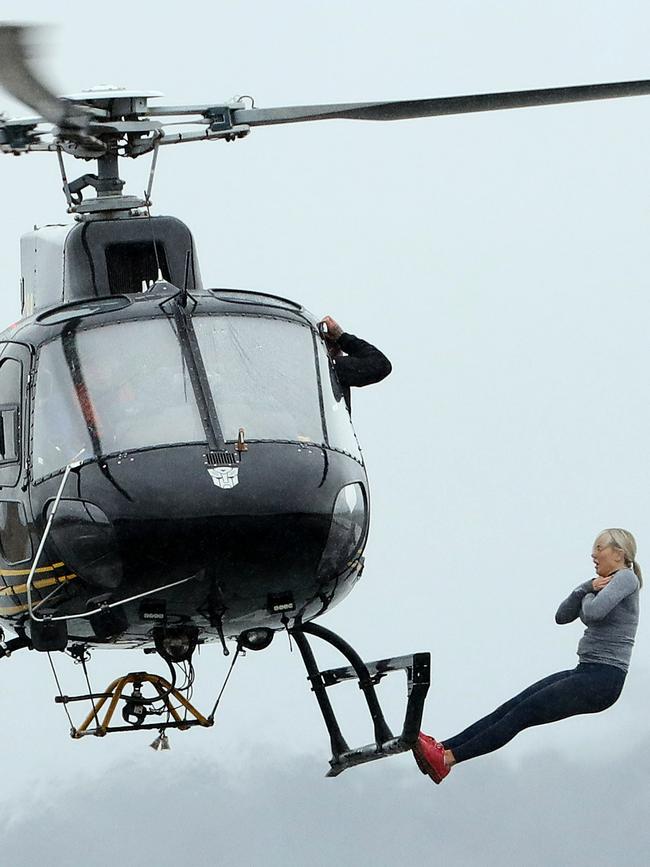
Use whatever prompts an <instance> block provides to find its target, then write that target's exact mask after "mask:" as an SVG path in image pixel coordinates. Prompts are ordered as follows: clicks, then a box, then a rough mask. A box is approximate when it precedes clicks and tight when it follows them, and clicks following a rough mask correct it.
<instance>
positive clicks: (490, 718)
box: [441, 668, 575, 750]
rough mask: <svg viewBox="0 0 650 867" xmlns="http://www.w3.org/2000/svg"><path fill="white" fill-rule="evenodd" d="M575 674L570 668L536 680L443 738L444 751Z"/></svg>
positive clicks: (471, 736) (453, 748)
mask: <svg viewBox="0 0 650 867" xmlns="http://www.w3.org/2000/svg"><path fill="white" fill-rule="evenodd" d="M574 673H575V669H573V668H571V669H569V670H568V671H558V672H556V673H555V674H549V675H548V677H544V678H542V680H538V681H537V683H533V684H532V685H531V686H529V687H526V689H524V690H523V691H522V692H520V693H519V694H518V695H516V696H514V698H511V699H509V701H506V702H504V703H503V704H502V705H499V707H498V708H497V709H496V710H495V711H492V713H491V714H488V715H487V716H485V717H483V718H482V719H480V720H478V721H477V722H475V723H473V724H472V725H471V726H469V727H468V728H466V729H464V730H463V731H462V732H460V733H459V734H457V735H454V736H453V738H445V739H444V740H443V741H441V743H443V744H444V746H445V749H448V750H455V749H456V747H459V746H460V745H461V744H464V743H466V742H467V741H470V740H472V739H473V738H474V737H476V735H478V734H480V733H481V732H483V731H485V730H486V729H487V728H489V727H490V726H493V725H494V724H495V723H496V722H498V721H499V720H500V719H503V717H504V716H506V715H507V714H509V713H510V711H511V710H512V709H513V708H515V707H517V705H519V704H520V703H521V702H522V701H524V700H525V699H527V698H529V697H530V696H531V695H534V694H535V693H536V692H539V691H540V690H542V689H545V688H546V687H547V686H550V685H551V684H553V683H556V682H558V681H561V680H564V679H565V678H567V677H570V676H571V675H572V674H574Z"/></svg>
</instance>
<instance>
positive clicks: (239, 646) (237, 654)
mask: <svg viewBox="0 0 650 867" xmlns="http://www.w3.org/2000/svg"><path fill="white" fill-rule="evenodd" d="M241 650H242V649H241V645H239V644H238V645H237V652H236V653H235V655H234V657H233V660H232V662H231V663H230V668H229V669H228V674H227V675H226V679H225V680H224V682H223V686H222V687H221V691H220V692H219V695H218V696H217V700H216V701H215V703H214V707H213V708H212V710H211V711H210V715H209V716H208V719H209V720H210V722H214V715H215V713H216V712H217V708H218V707H219V702H220V701H221V696H222V695H223V691H224V690H225V688H226V686H227V684H228V681H229V680H230V675H231V674H232V670H233V668H234V667H235V663H236V662H237V660H238V659H239V654H240V653H241Z"/></svg>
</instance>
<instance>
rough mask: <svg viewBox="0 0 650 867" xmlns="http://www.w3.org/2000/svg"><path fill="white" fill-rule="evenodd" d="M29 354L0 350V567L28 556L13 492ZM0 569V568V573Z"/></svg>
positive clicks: (20, 509)
mask: <svg viewBox="0 0 650 867" xmlns="http://www.w3.org/2000/svg"><path fill="white" fill-rule="evenodd" d="M29 358H30V356H29V351H28V350H27V349H26V348H25V347H23V346H17V345H15V344H14V345H12V344H4V346H1V347H0V566H2V567H7V566H15V565H16V564H18V563H25V562H27V561H29V560H30V559H31V557H32V542H31V538H30V535H29V530H28V527H27V516H26V514H25V506H24V504H23V503H22V502H21V501H20V498H19V493H18V490H17V486H18V482H19V481H20V477H21V471H22V464H23V456H24V451H23V450H24V431H25V415H24V406H25V399H24V387H25V384H26V376H27V372H28V370H29ZM1 573H2V570H1V569H0V574H1Z"/></svg>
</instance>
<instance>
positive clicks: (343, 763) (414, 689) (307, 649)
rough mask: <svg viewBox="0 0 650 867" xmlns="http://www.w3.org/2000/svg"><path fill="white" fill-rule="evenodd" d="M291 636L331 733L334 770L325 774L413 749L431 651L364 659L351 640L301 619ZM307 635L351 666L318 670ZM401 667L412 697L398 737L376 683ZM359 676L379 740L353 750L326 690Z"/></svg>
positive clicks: (420, 715)
mask: <svg viewBox="0 0 650 867" xmlns="http://www.w3.org/2000/svg"><path fill="white" fill-rule="evenodd" d="M291 634H292V635H293V637H294V639H295V641H296V644H297V645H298V649H299V650H300V653H301V655H302V659H303V662H304V663H305V668H306V669H307V675H308V678H307V679H308V680H309V681H310V683H311V687H312V690H313V691H314V694H315V696H316V700H317V701H318V705H319V707H320V709H321V713H322V714H323V719H324V720H325V725H326V726H327V731H328V732H329V736H330V744H331V747H332V758H331V759H330V770H329V771H328V773H327V776H328V777H336V776H338V774H340V773H341V772H342V771H345V770H346V769H347V768H351V767H354V765H361V764H364V763H365V762H372V761H375V760H376V759H381V758H384V757H385V756H390V755H393V754H395V753H402V752H405V751H406V750H410V749H412V748H413V746H414V745H415V742H416V740H417V736H418V732H419V731H420V723H421V721H422V712H423V710H424V700H425V698H426V695H427V692H428V690H429V683H430V669H431V655H430V654H429V653H414V654H411V655H410V656H397V657H391V658H389V659H380V660H377V661H376V662H369V663H365V662H363V660H362V659H361V657H360V656H359V654H358V653H357V652H356V650H354V648H353V647H351V646H350V645H349V644H348V643H347V641H344V640H343V639H342V638H341V637H340V636H339V635H337V634H336V633H335V632H332V631H331V630H330V629H325V627H324V626H320V625H319V624H316V623H298V624H296V625H295V626H294V627H293V629H292V630H291ZM307 635H312V636H313V637H314V638H320V639H321V640H322V641H325V642H327V643H328V644H331V645H332V647H335V648H336V649H337V650H338V651H340V652H341V653H342V654H343V656H344V657H345V658H346V659H347V660H348V662H349V663H350V665H349V666H347V667H344V668H332V669H329V670H328V671H319V670H318V665H317V663H316V659H315V657H314V653H313V651H312V649H311V646H310V644H309V641H308V639H307ZM400 670H403V671H405V672H406V678H407V696H408V697H407V704H406V714H405V716H404V725H403V727H402V732H401V734H400V735H398V736H397V737H395V736H394V735H393V733H392V732H391V730H390V728H389V727H388V724H387V723H386V720H385V719H384V714H383V712H382V709H381V706H380V704H379V699H378V698H377V693H376V692H375V686H376V684H377V683H379V681H380V680H381V679H382V677H384V676H385V675H386V674H388V673H389V672H391V671H400ZM355 678H356V679H357V680H358V681H359V688H360V689H361V691H362V692H363V695H364V698H365V700H366V703H367V705H368V710H369V712H370V716H371V718H372V723H373V727H374V731H375V742H374V743H372V744H368V745H366V746H363V747H356V748H353V749H351V748H350V747H349V746H348V744H347V742H346V740H345V738H344V737H343V734H342V732H341V729H340V727H339V724H338V720H337V719H336V715H335V713H334V709H333V708H332V704H331V702H330V700H329V696H328V695H327V688H328V687H330V686H335V685H336V684H337V683H341V682H342V681H344V680H351V679H355Z"/></svg>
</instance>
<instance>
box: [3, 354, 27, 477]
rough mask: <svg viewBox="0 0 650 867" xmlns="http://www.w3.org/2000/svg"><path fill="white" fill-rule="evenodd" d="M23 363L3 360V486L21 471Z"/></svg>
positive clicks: (10, 359)
mask: <svg viewBox="0 0 650 867" xmlns="http://www.w3.org/2000/svg"><path fill="white" fill-rule="evenodd" d="M21 380H22V365H21V363H20V362H19V361H17V360H16V359H15V358H5V359H2V360H1V361H0V486H9V487H12V486H13V485H15V484H16V482H17V481H18V476H19V475H20V448H21V443H20V398H21Z"/></svg>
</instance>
